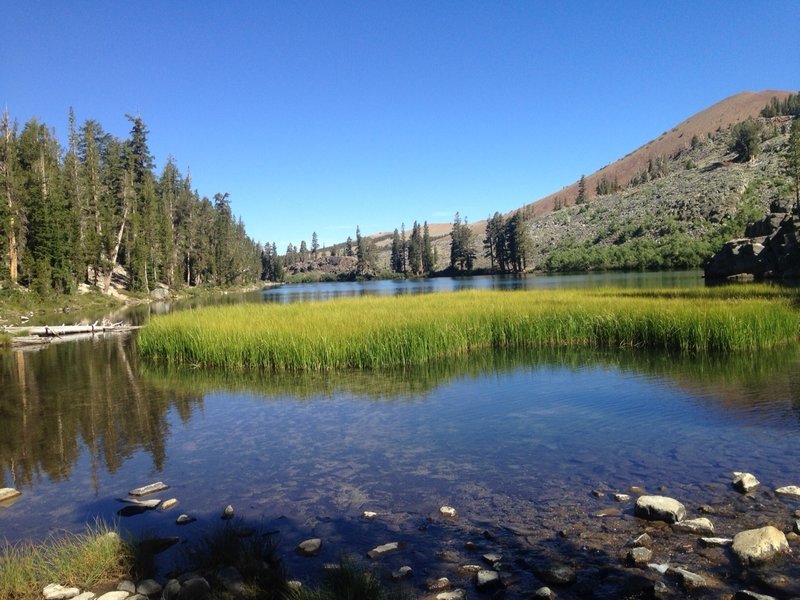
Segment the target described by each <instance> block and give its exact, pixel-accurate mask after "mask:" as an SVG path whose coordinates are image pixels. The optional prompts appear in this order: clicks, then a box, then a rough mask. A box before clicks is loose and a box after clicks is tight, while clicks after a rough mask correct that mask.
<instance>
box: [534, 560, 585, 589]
mask: <svg viewBox="0 0 800 600" xmlns="http://www.w3.org/2000/svg"><path fill="white" fill-rule="evenodd" d="M536 576H537V577H539V579H541V580H542V581H544V582H546V583H553V584H555V585H570V584H572V583H575V580H576V579H577V574H576V573H575V569H573V568H572V567H570V566H569V565H550V566H549V567H547V568H546V569H542V570H541V571H538V572H537V573H536Z"/></svg>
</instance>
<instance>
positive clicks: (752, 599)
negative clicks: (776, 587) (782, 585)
mask: <svg viewBox="0 0 800 600" xmlns="http://www.w3.org/2000/svg"><path fill="white" fill-rule="evenodd" d="M733 600H778V599H777V598H776V597H775V596H767V595H766V594H756V593H755V592H750V591H748V590H740V591H738V592H736V593H735V594H734V595H733Z"/></svg>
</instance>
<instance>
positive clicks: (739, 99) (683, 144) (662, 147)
mask: <svg viewBox="0 0 800 600" xmlns="http://www.w3.org/2000/svg"><path fill="white" fill-rule="evenodd" d="M791 93H792V92H785V91H776V90H765V91H763V92H742V93H740V94H736V95H735V96H730V97H729V98H725V99H724V100H722V101H720V102H717V103H716V104H714V105H712V106H709V107H708V108H707V109H705V110H702V111H700V112H699V113H697V114H695V115H693V116H691V117H689V118H688V119H686V120H685V121H683V122H682V123H679V124H678V125H676V126H675V127H673V128H672V129H670V130H669V131H665V132H664V133H662V134H661V135H660V136H658V137H657V138H656V139H654V140H651V141H649V142H647V143H646V144H645V145H644V146H641V147H640V148H637V149H636V150H634V151H633V152H631V153H630V154H628V155H627V156H625V157H623V158H621V159H619V160H617V161H616V162H613V163H611V164H610V165H608V166H606V167H603V168H602V169H600V170H599V171H597V172H595V173H592V174H591V175H587V176H586V192H587V196H588V197H589V198H592V197H593V196H594V195H595V189H596V188H597V184H598V183H599V182H600V180H601V179H602V178H603V177H606V178H607V179H608V180H609V181H613V180H614V179H616V180H617V182H618V183H619V184H620V185H621V186H622V187H625V186H626V185H627V184H628V183H629V182H630V181H631V179H633V178H634V177H635V176H636V175H638V174H639V173H641V172H642V171H645V170H647V165H648V163H649V161H650V160H656V159H657V158H658V157H661V156H663V157H671V156H673V155H674V154H676V153H678V152H680V151H681V150H684V149H686V148H687V147H689V145H690V144H691V140H692V137H693V136H695V135H696V136H697V137H698V138H700V137H704V136H707V135H708V134H709V133H714V132H717V131H720V130H723V129H727V128H729V127H730V126H731V125H733V124H735V123H738V122H740V121H744V120H745V119H747V118H748V117H757V116H758V115H759V113H760V112H761V109H762V108H764V106H766V104H767V103H768V102H769V101H770V99H771V98H772V97H773V96H775V97H777V98H778V99H779V100H783V99H784V98H785V97H786V96H788V95H789V94H791ZM577 195H578V181H575V183H573V184H571V185H569V186H567V187H565V188H564V189H562V190H559V191H558V192H555V193H553V194H550V195H549V196H545V197H544V198H541V199H540V200H537V201H536V202H533V203H532V205H533V207H534V211H535V214H536V215H542V214H545V213H548V212H550V211H552V210H553V207H554V204H555V202H556V199H560V200H561V201H562V202H563V203H564V206H570V205H572V204H575V198H576V197H577Z"/></svg>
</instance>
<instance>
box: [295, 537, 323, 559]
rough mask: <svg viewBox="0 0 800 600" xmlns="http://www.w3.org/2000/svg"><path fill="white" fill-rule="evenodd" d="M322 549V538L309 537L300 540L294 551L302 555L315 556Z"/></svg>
mask: <svg viewBox="0 0 800 600" xmlns="http://www.w3.org/2000/svg"><path fill="white" fill-rule="evenodd" d="M321 549H322V540H321V539H319V538H311V539H310V540H306V541H304V542H300V543H299V544H298V545H297V548H295V549H294V550H295V552H297V553H298V554H300V555H302V556H316V555H317V554H319V552H320V550H321Z"/></svg>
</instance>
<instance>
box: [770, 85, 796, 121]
mask: <svg viewBox="0 0 800 600" xmlns="http://www.w3.org/2000/svg"><path fill="white" fill-rule="evenodd" d="M761 116H762V117H766V118H767V119H771V118H772V117H780V116H792V117H800V92H799V93H797V94H789V95H788V96H786V98H784V99H783V100H778V98H777V97H776V96H773V97H772V99H771V100H770V101H769V104H767V105H766V106H765V107H764V108H762V109H761Z"/></svg>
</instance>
